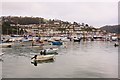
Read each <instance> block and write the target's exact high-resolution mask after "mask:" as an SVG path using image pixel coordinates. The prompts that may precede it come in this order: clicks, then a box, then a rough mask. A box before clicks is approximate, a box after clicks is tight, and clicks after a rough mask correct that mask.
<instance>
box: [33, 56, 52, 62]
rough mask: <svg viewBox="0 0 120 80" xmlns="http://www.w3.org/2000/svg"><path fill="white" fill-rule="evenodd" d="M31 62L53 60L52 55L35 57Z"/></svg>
mask: <svg viewBox="0 0 120 80" xmlns="http://www.w3.org/2000/svg"><path fill="white" fill-rule="evenodd" d="M31 59H32V62H34V61H47V60H54V55H39V56H38V55H35V56H34V57H32V58H31Z"/></svg>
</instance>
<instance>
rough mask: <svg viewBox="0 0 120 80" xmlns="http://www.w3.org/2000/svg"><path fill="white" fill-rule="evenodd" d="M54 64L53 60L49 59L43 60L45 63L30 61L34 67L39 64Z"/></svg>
mask: <svg viewBox="0 0 120 80" xmlns="http://www.w3.org/2000/svg"><path fill="white" fill-rule="evenodd" d="M53 62H54V59H51V60H45V61H36V60H35V61H32V62H31V63H32V64H34V66H37V65H38V64H41V63H53Z"/></svg>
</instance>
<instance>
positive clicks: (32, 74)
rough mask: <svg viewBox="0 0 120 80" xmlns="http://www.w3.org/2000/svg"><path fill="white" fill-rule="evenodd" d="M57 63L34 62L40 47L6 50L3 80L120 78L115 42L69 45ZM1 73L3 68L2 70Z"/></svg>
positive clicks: (62, 50)
mask: <svg viewBox="0 0 120 80" xmlns="http://www.w3.org/2000/svg"><path fill="white" fill-rule="evenodd" d="M66 45H67V47H66V48H64V47H63V46H58V48H59V50H58V55H56V56H55V60H54V61H53V62H48V63H38V64H37V66H34V64H32V63H31V59H30V58H31V56H33V55H34V54H36V53H39V48H32V47H30V46H26V47H14V48H3V49H2V52H3V53H4V55H3V56H2V59H3V61H0V64H1V63H3V65H2V70H3V72H2V77H3V78H117V77H118V47H114V46H113V45H114V42H102V41H94V42H80V43H73V42H68V43H66ZM0 70H1V67H0Z"/></svg>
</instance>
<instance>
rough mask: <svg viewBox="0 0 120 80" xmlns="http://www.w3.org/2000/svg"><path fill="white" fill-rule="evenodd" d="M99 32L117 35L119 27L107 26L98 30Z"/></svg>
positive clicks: (119, 31) (119, 30)
mask: <svg viewBox="0 0 120 80" xmlns="http://www.w3.org/2000/svg"><path fill="white" fill-rule="evenodd" d="M100 29H101V30H106V31H107V32H110V33H119V34H120V25H112V26H111V25H107V26H103V27H101V28H100Z"/></svg>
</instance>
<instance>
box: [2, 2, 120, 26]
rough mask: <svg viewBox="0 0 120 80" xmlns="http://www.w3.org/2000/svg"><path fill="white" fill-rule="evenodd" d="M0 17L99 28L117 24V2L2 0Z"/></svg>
mask: <svg viewBox="0 0 120 80" xmlns="http://www.w3.org/2000/svg"><path fill="white" fill-rule="evenodd" d="M0 5H1V9H0V12H2V13H0V15H1V16H33V17H42V18H46V19H60V20H63V21H69V22H74V21H75V22H78V23H86V24H89V25H91V26H93V27H96V28H99V27H102V26H105V25H116V24H118V0H109V1H107V0H106V1H103V0H100V1H94V0H91V1H87V0H84V1H82V0H81V1H80V0H79V1H78V0H74V1H73V0H69V1H68V0H61V1H60V0H58V1H55V0H49V1H47V0H44V1H43V0H39V1H38V0H36V1H35V0H34V1H33V0H29V2H28V0H18V1H15V0H4V1H2V3H0Z"/></svg>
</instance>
